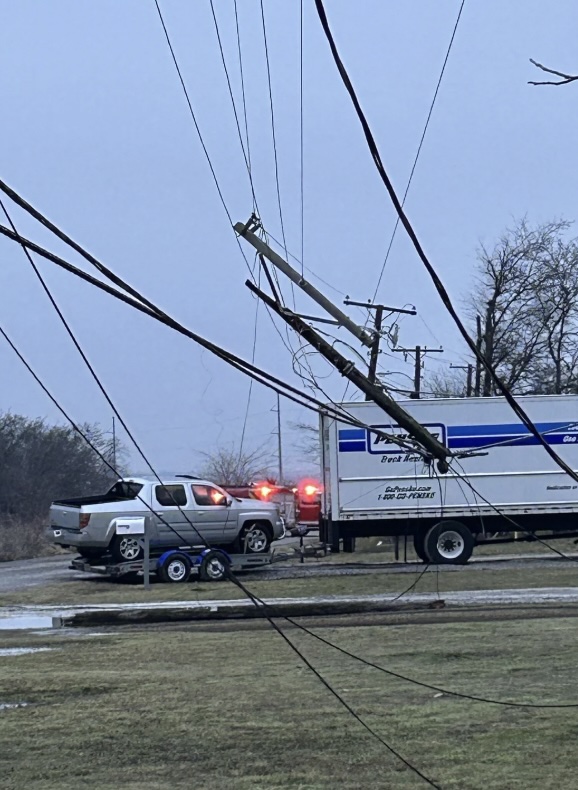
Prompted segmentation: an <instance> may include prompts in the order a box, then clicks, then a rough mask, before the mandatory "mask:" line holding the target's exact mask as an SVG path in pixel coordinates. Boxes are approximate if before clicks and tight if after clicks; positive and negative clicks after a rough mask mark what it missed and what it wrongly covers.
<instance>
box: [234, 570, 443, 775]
mask: <svg viewBox="0 0 578 790" xmlns="http://www.w3.org/2000/svg"><path fill="white" fill-rule="evenodd" d="M233 582H234V583H235V584H236V585H237V586H238V587H239V589H241V590H242V591H243V592H244V593H245V594H246V595H248V596H249V597H250V598H251V600H252V602H253V604H254V605H255V607H256V608H257V609H260V610H261V611H262V612H263V613H264V615H265V617H266V618H267V620H268V622H269V623H270V625H271V626H272V627H273V628H274V629H275V631H276V632H277V633H278V634H279V636H280V637H281V638H282V639H284V640H285V642H286V643H287V644H288V645H289V646H290V647H291V648H292V649H293V650H294V651H295V652H296V653H297V655H298V656H299V658H300V659H301V660H302V661H303V662H304V663H305V664H306V665H307V668H308V669H309V670H310V671H311V672H312V673H313V674H314V675H315V676H316V677H317V679H318V680H319V681H320V682H321V683H322V684H323V685H324V686H325V688H326V689H327V690H328V691H329V692H330V693H331V694H332V695H333V696H334V697H335V698H336V699H337V701H338V702H339V703H340V705H342V706H343V707H344V708H345V709H346V710H347V712H348V713H349V714H350V715H351V716H353V718H354V719H355V720H356V721H357V722H358V723H359V724H361V726H362V727H363V728H364V729H365V730H366V731H367V732H368V733H369V734H370V735H371V736H372V737H373V738H375V739H376V740H377V741H379V743H380V744H381V745H382V746H384V747H385V748H386V749H387V750H388V751H389V752H390V753H391V754H393V756H394V757H396V758H397V759H398V760H399V761H400V762H402V763H403V764H404V765H405V767H406V768H409V770H410V771H413V773H415V774H416V775H417V776H419V778H420V779H423V781H424V782H426V784H428V785H429V786H430V787H434V788H436V790H442V788H441V786H440V785H438V784H436V783H435V782H434V781H433V780H432V779H430V778H429V777H428V776H426V775H425V774H424V773H423V772H422V771H420V769H419V768H417V767H416V766H415V765H413V764H412V763H410V762H409V760H407V759H406V758H405V757H403V755H401V754H400V752H398V751H397V749H394V747H393V746H391V744H389V743H388V742H387V741H386V740H385V739H384V738H383V737H382V736H381V735H380V734H379V733H378V732H377V731H376V730H374V729H373V728H372V727H370V725H369V724H367V722H365V721H364V720H363V719H362V718H361V716H360V715H359V713H357V712H356V711H355V710H354V709H353V708H352V707H351V705H350V704H349V703H348V702H347V701H346V700H345V699H344V698H343V697H342V696H341V694H339V692H338V691H337V690H336V689H335V688H334V687H333V686H332V685H331V684H330V683H329V681H328V680H326V678H325V677H324V676H323V675H322V674H321V672H320V671H319V670H318V669H317V668H316V667H314V666H313V664H312V663H311V662H310V661H309V659H307V658H306V657H305V656H304V655H303V653H302V652H301V651H300V650H299V649H298V648H297V647H296V645H295V643H294V642H292V641H291V640H290V639H289V637H288V636H287V634H286V633H285V632H284V631H283V630H282V629H281V628H280V627H279V625H278V624H277V623H276V622H275V620H274V618H273V617H272V616H271V615H270V614H268V612H267V610H268V604H267V603H265V601H263V600H262V599H261V598H258V597H257V596H256V595H254V594H253V593H250V592H249V591H248V590H247V588H246V587H245V586H244V585H243V584H242V583H241V582H240V581H239V579H238V578H234V579H233ZM285 619H286V620H289V618H285Z"/></svg>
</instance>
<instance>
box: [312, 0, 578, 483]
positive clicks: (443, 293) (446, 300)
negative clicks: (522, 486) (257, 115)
mask: <svg viewBox="0 0 578 790" xmlns="http://www.w3.org/2000/svg"><path fill="white" fill-rule="evenodd" d="M315 7H316V8H317V13H318V15H319V19H320V21H321V26H322V28H323V31H324V33H325V36H326V38H327V41H328V42H329V47H330V49H331V53H332V55H333V60H334V61H335V65H336V66H337V69H338V71H339V74H340V76H341V79H342V81H343V84H344V85H345V88H346V90H347V92H348V93H349V96H350V98H351V101H352V103H353V106H354V108H355V111H356V113H357V116H358V118H359V121H360V123H361V126H362V128H363V132H364V135H365V140H366V142H367V145H368V148H369V150H370V153H371V157H372V159H373V162H374V164H375V166H376V168H377V171H378V173H379V175H380V177H381V179H382V181H383V183H384V186H385V188H386V190H387V192H388V194H389V196H390V198H391V201H392V203H393V205H394V207H395V210H396V211H397V214H398V216H399V218H400V222H401V224H402V225H403V227H404V228H405V230H406V232H407V234H408V236H409V238H410V239H411V242H412V244H413V246H414V247H415V250H416V252H417V254H418V256H419V258H420V260H421V261H422V263H423V264H424V266H425V268H426V270H427V272H428V273H429V275H430V277H431V279H432V282H433V283H434V286H435V288H436V290H437V292H438V294H439V296H440V298H441V300H442V302H443V304H444V306H445V308H446V310H447V311H448V312H449V314H450V315H451V317H452V318H453V320H454V323H455V324H456V326H457V327H458V329H459V331H460V333H461V335H462V337H463V338H464V340H465V341H466V343H467V344H468V346H469V347H470V350H471V351H472V353H473V354H474V355H475V357H476V358H477V359H479V360H480V362H481V364H482V365H483V366H484V368H485V369H486V370H487V371H488V373H489V374H490V375H491V377H492V379H493V380H494V382H495V383H496V386H497V388H498V390H499V391H500V392H501V394H502V395H503V396H504V397H505V399H506V401H507V402H508V404H509V406H510V407H511V408H512V410H513V411H514V413H515V414H516V416H517V417H518V418H519V419H520V420H521V421H522V422H523V423H524V425H525V426H526V427H527V428H528V430H529V431H530V433H531V434H532V435H533V436H534V437H535V438H536V439H538V441H539V442H540V444H541V445H542V446H543V447H544V449H545V450H546V452H547V453H548V455H549V456H550V457H551V458H552V459H553V460H554V461H555V462H556V464H557V465H558V466H559V467H560V468H561V469H563V470H564V471H565V472H566V473H567V474H568V475H569V476H570V477H571V478H572V479H573V480H575V481H576V482H578V473H576V472H575V471H574V470H573V469H572V468H571V467H570V466H569V465H568V464H567V463H566V462H565V461H564V459H563V458H561V457H560V456H559V455H558V453H556V452H555V451H554V450H553V449H552V447H550V445H549V444H548V442H547V441H545V440H544V438H543V437H542V435H541V433H540V431H539V430H538V429H537V428H536V426H535V425H534V423H533V422H532V420H531V419H530V417H529V416H528V415H527V414H526V412H525V411H524V409H523V408H522V407H521V406H520V404H519V403H518V402H517V400H516V398H515V397H514V396H513V395H512V393H511V392H510V390H509V388H508V387H507V386H506V385H505V384H504V383H503V381H502V380H501V378H500V377H499V376H498V374H497V372H496V370H495V368H494V366H493V365H492V364H491V362H490V361H489V360H487V359H486V358H485V356H484V354H483V353H482V352H481V350H480V349H479V348H478V346H477V343H476V342H475V341H474V339H473V338H472V337H470V335H469V333H468V331H467V329H466V327H465V325H464V324H463V322H462V320H461V318H460V317H459V315H458V314H457V312H456V309H455V307H454V305H453V303H452V301H451V299H450V296H449V294H448V292H447V290H446V288H445V286H444V284H443V283H442V281H441V279H440V277H439V275H438V274H437V272H436V270H435V269H434V267H433V265H432V264H431V262H430V260H429V258H428V257H427V255H426V253H425V251H424V249H423V247H422V246H421V243H420V241H419V239H418V237H417V235H416V233H415V230H414V229H413V227H412V225H411V223H410V221H409V219H408V218H407V216H406V214H405V212H404V210H403V208H402V206H401V203H400V201H399V198H398V197H397V194H396V192H395V189H394V187H393V184H392V182H391V180H390V178H389V176H388V174H387V172H386V170H385V167H384V165H383V162H382V160H381V156H380V153H379V150H378V148H377V144H376V142H375V139H374V137H373V134H372V132H371V129H370V127H369V124H368V122H367V118H366V117H365V114H364V112H363V110H362V108H361V105H360V103H359V99H358V97H357V94H356V92H355V89H354V87H353V84H352V82H351V79H350V78H349V75H348V73H347V70H346V69H345V66H344V65H343V62H342V60H341V58H340V56H339V53H338V51H337V47H336V45H335V41H334V39H333V35H332V33H331V29H330V27H329V23H328V21H327V15H326V13H325V8H324V5H323V0H315Z"/></svg>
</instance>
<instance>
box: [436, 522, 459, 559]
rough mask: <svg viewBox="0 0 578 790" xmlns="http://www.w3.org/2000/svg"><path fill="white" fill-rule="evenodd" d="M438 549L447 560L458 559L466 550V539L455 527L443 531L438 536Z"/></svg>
mask: <svg viewBox="0 0 578 790" xmlns="http://www.w3.org/2000/svg"><path fill="white" fill-rule="evenodd" d="M437 550H438V552H439V554H440V555H441V556H442V557H443V558H444V559H446V560H456V559H457V558H458V557H459V556H460V555H461V554H462V553H463V550H464V540H463V538H462V536H461V535H460V534H459V532H455V531H454V530H453V529H450V530H447V531H446V532H442V533H441V535H440V536H439V538H438V542H437Z"/></svg>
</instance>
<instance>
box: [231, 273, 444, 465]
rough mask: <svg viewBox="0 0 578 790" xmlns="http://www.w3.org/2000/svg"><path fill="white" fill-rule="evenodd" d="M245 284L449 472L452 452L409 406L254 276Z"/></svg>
mask: <svg viewBox="0 0 578 790" xmlns="http://www.w3.org/2000/svg"><path fill="white" fill-rule="evenodd" d="M245 285H246V286H247V287H248V288H249V289H250V290H251V291H252V292H253V293H254V294H256V295H257V296H258V297H259V298H260V299H262V300H263V301H264V302H265V304H266V305H267V306H268V307H270V308H271V310H273V311H274V312H275V313H277V315H278V316H280V317H281V318H282V319H283V320H284V321H286V322H287V324H289V326H290V327H292V328H293V329H294V330H295V331H296V332H297V333H298V334H299V335H301V337H303V338H304V339H305V340H306V341H307V342H308V343H310V344H311V345H312V346H313V348H315V349H316V350H317V351H319V353H320V354H321V355H322V356H324V357H325V359H327V360H328V361H329V362H330V363H331V364H332V365H333V366H334V367H335V368H337V370H338V371H339V372H340V373H341V375H342V376H345V377H346V378H347V379H349V381H351V382H352V384H354V385H355V386H356V387H357V388H358V389H360V390H361V392H363V393H364V394H365V395H368V396H369V398H370V400H372V401H373V402H374V403H376V404H377V405H378V406H380V407H381V408H382V409H383V411H384V412H385V413H386V414H388V415H389V416H390V417H391V418H392V420H394V422H395V423H396V424H397V425H399V426H400V427H401V428H403V429H404V430H406V431H407V433H408V434H409V436H411V437H412V438H413V439H415V440H417V441H418V442H419V443H420V445H421V446H422V447H423V448H424V449H425V450H426V451H427V452H428V453H429V454H430V455H431V456H432V457H433V458H435V459H437V462H438V464H437V466H438V470H439V471H440V472H441V473H442V474H445V473H446V472H447V471H448V468H449V466H448V459H449V457H450V452H449V450H448V449H447V447H445V446H444V445H443V444H441V442H439V441H438V440H437V439H436V438H435V437H434V436H432V434H431V433H430V432H429V431H428V430H426V428H424V427H423V426H422V425H420V423H419V422H417V420H415V419H414V418H413V417H412V416H411V415H409V414H408V413H407V412H406V411H405V409H403V408H402V407H401V406H400V405H399V404H398V403H397V402H396V401H394V400H393V398H390V397H389V395H386V393H385V392H384V391H383V390H382V389H381V387H379V386H377V385H375V384H373V383H372V382H371V381H369V379H368V378H367V376H366V375H365V374H363V373H362V372H361V371H360V370H358V369H357V368H356V367H355V364H354V363H353V362H352V361H351V360H349V359H346V358H345V357H344V356H342V354H340V353H339V352H338V351H336V350H335V348H334V347H333V346H332V345H331V344H330V343H328V342H327V341H326V340H325V339H324V338H323V337H321V335H319V334H318V333H317V332H316V331H315V330H314V329H313V327H311V326H309V324H307V323H306V322H305V321H303V319H302V318H301V317H300V316H298V315H297V314H296V313H293V312H292V311H291V310H288V309H287V308H285V307H282V305H280V304H279V303H278V302H276V301H275V300H274V299H272V298H271V297H270V296H269V295H268V294H266V293H264V292H263V291H261V290H260V289H259V288H258V287H257V286H256V285H254V284H253V283H252V282H251V281H250V280H247V281H246V283H245Z"/></svg>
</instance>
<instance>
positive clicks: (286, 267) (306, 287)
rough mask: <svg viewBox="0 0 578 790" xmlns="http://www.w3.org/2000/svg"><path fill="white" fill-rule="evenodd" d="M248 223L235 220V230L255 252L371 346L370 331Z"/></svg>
mask: <svg viewBox="0 0 578 790" xmlns="http://www.w3.org/2000/svg"><path fill="white" fill-rule="evenodd" d="M248 225H249V223H245V224H243V223H242V222H237V223H236V224H235V225H234V229H235V231H236V232H237V233H238V234H239V236H242V237H243V238H244V239H246V241H248V242H249V244H251V245H252V246H253V247H254V248H255V249H256V250H257V252H259V253H261V255H263V256H264V257H265V258H267V259H268V260H269V261H271V263H272V264H273V266H276V267H277V268H278V269H279V270H280V271H282V272H283V274H285V275H286V276H287V277H288V278H289V279H290V280H291V281H292V282H294V283H295V285H297V286H299V288H301V290H302V291H304V292H305V293H306V294H307V295H308V296H310V297H311V298H312V299H313V300H315V301H316V302H317V304H318V305H320V306H321V307H322V308H323V309H324V310H326V311H327V312H328V313H329V315H331V316H333V318H335V319H336V321H337V322H338V323H339V324H341V325H342V326H344V327H345V328H346V329H348V330H349V331H350V332H351V334H352V335H354V336H355V337H356V338H357V339H358V340H360V341H361V342H362V343H363V344H364V345H365V346H368V347H371V345H372V343H373V336H372V334H371V332H368V331H367V330H366V329H364V328H363V327H361V326H358V324H356V323H355V321H353V320H352V319H351V318H350V317H349V316H348V315H346V314H345V313H344V312H343V310H340V309H339V308H338V307H336V305H334V304H333V302H331V301H330V300H329V299H327V297H326V296H324V295H323V294H322V293H321V291H318V290H317V288H315V286H314V285H311V283H310V282H308V281H307V280H306V279H305V278H304V277H302V275H301V274H300V273H299V272H298V271H297V270H296V269H294V268H293V267H292V266H291V265H290V264H288V263H287V261H286V260H285V259H284V258H282V257H281V256H280V255H278V254H277V253H276V252H275V250H273V249H271V247H269V245H268V244H266V243H265V242H264V241H263V240H262V239H260V238H259V237H258V236H257V235H255V233H253V232H252V231H251V230H249V229H248V227H247V226H248Z"/></svg>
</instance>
